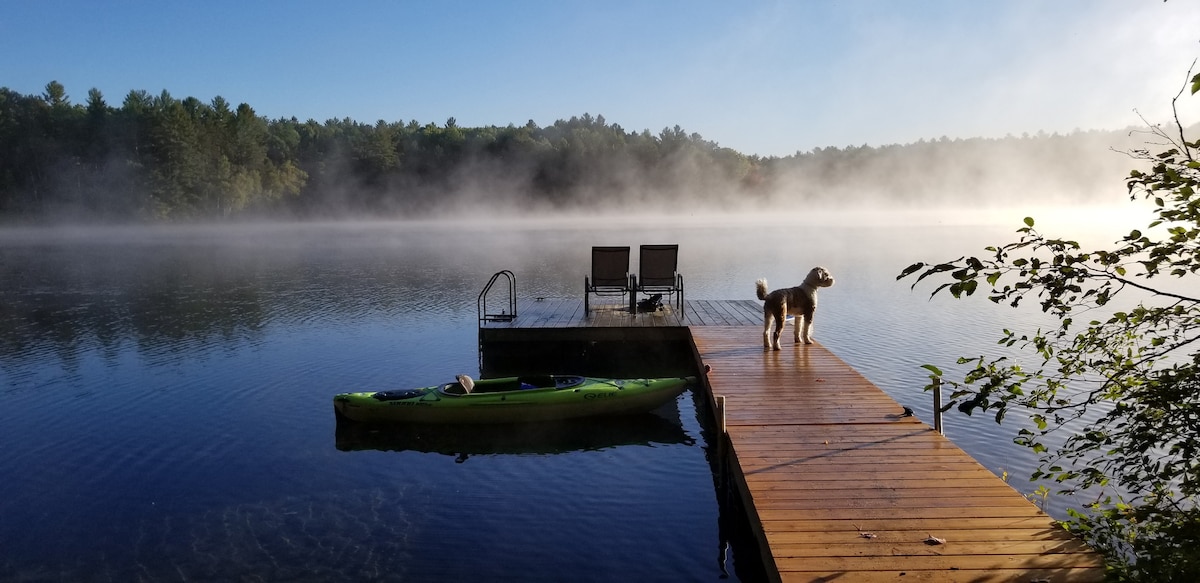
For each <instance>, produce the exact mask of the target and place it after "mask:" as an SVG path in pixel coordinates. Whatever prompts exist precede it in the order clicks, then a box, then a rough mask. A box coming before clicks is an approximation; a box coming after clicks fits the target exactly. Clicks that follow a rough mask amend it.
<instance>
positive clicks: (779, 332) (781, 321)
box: [771, 307, 787, 350]
mask: <svg viewBox="0 0 1200 583" xmlns="http://www.w3.org/2000/svg"><path fill="white" fill-rule="evenodd" d="M771 317H772V318H774V319H775V327H774V328H773V329H772V330H771V348H772V349H773V350H779V337H780V336H783V327H784V326H787V308H786V307H781V308H780V309H778V310H772V312H771Z"/></svg>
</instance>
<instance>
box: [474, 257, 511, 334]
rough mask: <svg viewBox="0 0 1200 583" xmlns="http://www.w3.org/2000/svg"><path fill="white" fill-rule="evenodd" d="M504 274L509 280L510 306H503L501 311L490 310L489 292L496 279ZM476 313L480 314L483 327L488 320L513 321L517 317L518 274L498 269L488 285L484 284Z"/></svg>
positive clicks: (476, 304)
mask: <svg viewBox="0 0 1200 583" xmlns="http://www.w3.org/2000/svg"><path fill="white" fill-rule="evenodd" d="M501 276H503V277H504V278H505V279H506V280H507V281H508V307H507V309H506V308H501V309H500V313H493V312H489V311H488V308H487V300H488V292H490V291H492V286H493V285H496V281H497V280H499V279H500V277H501ZM475 309H476V313H477V314H478V316H479V327H480V328H482V327H483V325H484V324H485V323H487V322H511V321H513V320H515V319H517V276H515V275H513V272H511V271H509V270H507V269H503V270H500V271H497V272H496V273H495V274H493V275H492V278H491V279H489V280H488V282H487V285H485V286H483V291H481V292H479V298H478V299H477V300H476V302H475Z"/></svg>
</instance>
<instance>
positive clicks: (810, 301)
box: [754, 267, 833, 350]
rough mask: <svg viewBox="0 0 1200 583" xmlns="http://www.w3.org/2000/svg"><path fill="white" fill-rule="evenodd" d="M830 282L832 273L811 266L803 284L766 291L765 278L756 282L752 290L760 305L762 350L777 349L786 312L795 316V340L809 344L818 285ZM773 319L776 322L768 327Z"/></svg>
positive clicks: (815, 309) (829, 283)
mask: <svg viewBox="0 0 1200 583" xmlns="http://www.w3.org/2000/svg"><path fill="white" fill-rule="evenodd" d="M831 285H833V276H832V275H830V274H829V270H827V269H825V268H824V267H814V268H812V271H809V272H808V277H806V278H804V283H802V284H800V285H798V286H796V287H789V288H784V289H777V290H775V291H773V292H771V293H767V280H766V279H760V280H758V281H757V282H755V286H754V287H755V291H756V292H757V293H758V299H760V300H764V301H765V303H764V304H763V349H764V350H769V349H772V348H774V349H775V350H779V336H780V335H781V334H783V327H784V326H785V325H786V324H787V320H786V319H785V318H786V317H787V315H788V314H791V315H793V316H795V317H796V322H795V324H794V327H795V329H796V343H800V342H804V343H805V344H812V328H813V314H814V313H816V311H817V288H819V287H829V286H831ZM772 321H773V322H774V323H775V328H774V330H772V329H771V323H772Z"/></svg>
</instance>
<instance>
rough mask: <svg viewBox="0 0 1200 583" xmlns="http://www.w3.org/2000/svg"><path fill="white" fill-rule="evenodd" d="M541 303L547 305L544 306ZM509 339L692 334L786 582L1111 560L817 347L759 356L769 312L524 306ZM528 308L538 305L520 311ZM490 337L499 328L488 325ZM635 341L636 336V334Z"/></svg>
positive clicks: (756, 515) (1080, 575)
mask: <svg viewBox="0 0 1200 583" xmlns="http://www.w3.org/2000/svg"><path fill="white" fill-rule="evenodd" d="M538 304H540V305H538ZM518 309H519V317H518V318H517V319H516V320H514V321H513V322H509V323H501V324H495V325H498V326H503V327H513V328H563V327H568V328H569V327H579V328H588V327H622V328H639V327H648V326H650V327H656V326H685V327H687V328H689V330H690V334H691V338H692V341H693V342H694V345H695V348H696V352H697V354H698V355H699V358H700V359H701V360H702V361H703V363H704V364H708V365H710V366H711V367H712V370H711V372H710V373H709V374H708V375H707V385H708V391H709V396H710V398H714V399H715V397H716V396H721V397H723V398H724V399H723V400H724V420H725V426H726V431H727V437H728V441H727V442H726V446H727V448H728V454H729V456H730V458H731V460H732V461H733V463H731V464H730V466H731V469H732V472H733V473H734V474H735V475H734V476H733V478H734V480H733V481H734V483H735V484H736V486H737V487H738V489H739V490H740V493H741V495H742V499H743V500H744V502H745V505H746V507H747V509H748V512H749V513H750V514H751V516H750V517H749V518H750V523H751V525H752V528H755V527H757V528H756V533H755V534H756V537H758V539H759V546H760V548H761V549H762V552H763V560H764V563H765V566H766V569H767V572H768V575H769V576H770V577H771V578H772V579H775V580H779V581H789V582H790V581H1025V582H1030V581H1052V582H1058V581H1100V580H1103V578H1104V569H1103V563H1102V560H1101V557H1100V556H1099V555H1098V554H1096V553H1094V552H1093V551H1092V550H1090V549H1089V548H1087V547H1086V546H1085V545H1084V544H1083V543H1081V542H1080V541H1079V540H1078V539H1076V538H1074V537H1073V536H1071V535H1070V534H1069V533H1067V532H1066V531H1065V530H1063V529H1062V528H1060V527H1058V526H1057V525H1056V524H1055V523H1054V520H1052V519H1051V518H1050V517H1049V516H1047V515H1046V514H1044V513H1043V512H1041V511H1040V510H1039V509H1038V508H1037V507H1036V506H1035V505H1034V504H1033V503H1032V502H1030V501H1029V500H1027V499H1026V498H1025V497H1024V496H1022V495H1021V494H1020V493H1019V492H1017V491H1016V490H1014V489H1013V488H1012V487H1010V486H1009V485H1008V484H1006V483H1005V482H1004V481H1002V480H1001V479H1000V478H998V477H996V476H995V475H994V474H992V473H991V472H989V471H988V470H987V469H986V468H984V467H983V466H982V465H980V464H979V463H978V462H976V461H975V460H974V459H972V458H971V457H970V456H968V455H967V454H966V453H965V452H963V451H962V450H961V449H959V448H958V447H957V446H955V445H954V444H953V443H952V442H950V441H949V440H948V439H946V438H945V437H944V436H942V435H940V434H938V433H937V432H936V431H934V430H932V429H931V428H930V427H929V426H928V425H926V424H924V423H921V422H920V421H918V420H917V419H915V418H914V417H905V416H903V415H902V411H903V408H902V407H901V406H900V405H899V404H898V403H896V402H895V401H894V400H893V399H892V398H891V397H889V396H888V395H887V394H885V393H884V392H883V391H882V390H881V389H879V388H878V387H876V386H874V385H873V384H871V383H870V382H869V381H867V380H866V378H864V377H863V376H862V375H860V374H859V373H858V372H856V371H854V370H853V369H852V368H850V366H849V365H847V364H845V363H844V362H842V361H841V360H840V359H838V358H837V357H836V356H834V355H833V354H832V353H830V352H829V351H828V350H826V349H824V348H823V347H821V346H820V345H819V344H813V345H808V346H795V345H794V344H793V343H792V341H791V336H790V334H791V331H790V329H789V330H788V331H787V333H786V334H785V336H784V339H785V344H784V347H783V350H780V351H764V350H763V349H762V329H761V318H762V315H761V314H762V312H761V305H760V304H759V303H758V302H754V301H694V300H690V301H688V302H687V303H686V304H685V306H684V308H683V310H682V312H681V313H674V311H673V310H671V309H666V310H664V311H663V312H661V313H656V314H636V315H635V314H630V313H629V312H628V310H627V309H625V310H622V309H621V307H620V306H617V305H609V306H602V307H601V308H600V309H599V310H596V311H595V312H593V313H592V314H591V315H589V316H588V317H584V315H583V314H582V310H583V306H582V301H581V300H556V301H553V302H549V301H545V300H543V301H541V302H532V303H528V304H522V305H521V306H519V307H518ZM525 310H528V312H526V311H525ZM487 325H488V326H492V325H493V324H491V323H489V324H487ZM628 332H629V333H630V334H636V330H629V331H628Z"/></svg>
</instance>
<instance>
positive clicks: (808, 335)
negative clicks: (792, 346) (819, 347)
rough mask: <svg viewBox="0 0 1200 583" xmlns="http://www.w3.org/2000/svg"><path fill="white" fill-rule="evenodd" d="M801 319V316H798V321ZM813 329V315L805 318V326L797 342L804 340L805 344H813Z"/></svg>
mask: <svg viewBox="0 0 1200 583" xmlns="http://www.w3.org/2000/svg"><path fill="white" fill-rule="evenodd" d="M799 321H800V317H799V316H796V322H799ZM812 329H813V319H812V316H809V317H807V318H805V319H804V328H803V330H802V331H801V333H800V335H799V337H798V338H796V341H797V342H800V341H803V342H804V343H805V344H812V343H813V341H812Z"/></svg>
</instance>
